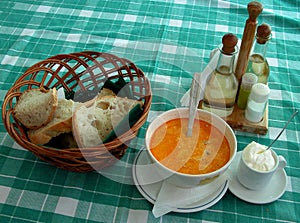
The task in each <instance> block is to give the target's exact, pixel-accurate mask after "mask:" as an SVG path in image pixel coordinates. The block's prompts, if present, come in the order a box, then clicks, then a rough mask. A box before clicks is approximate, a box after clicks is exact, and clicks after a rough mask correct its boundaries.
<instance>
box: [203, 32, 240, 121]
mask: <svg viewBox="0 0 300 223" xmlns="http://www.w3.org/2000/svg"><path fill="white" fill-rule="evenodd" d="M237 42H238V39H237V37H236V36H235V35H234V34H232V33H228V34H226V35H224V36H223V38H222V45H221V46H220V47H219V51H220V56H219V58H218V63H217V67H216V68H215V70H214V71H213V72H212V73H211V75H210V77H209V78H208V81H207V83H206V87H205V93H204V99H203V103H202V109H204V110H208V111H210V112H213V113H215V114H217V115H218V116H220V117H226V116H229V115H230V114H231V113H232V112H233V108H234V103H235V98H236V93H237V89H238V82H237V79H236V77H235V75H234V59H235V55H236V54H237V52H238V48H237V46H236V44H237Z"/></svg>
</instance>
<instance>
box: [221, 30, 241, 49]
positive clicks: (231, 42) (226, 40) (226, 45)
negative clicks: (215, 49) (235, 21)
mask: <svg viewBox="0 0 300 223" xmlns="http://www.w3.org/2000/svg"><path fill="white" fill-rule="evenodd" d="M237 42H238V38H237V37H236V36H235V35H234V34H232V33H227V34H225V35H224V36H223V38H222V43H223V47H222V51H223V53H224V54H232V53H234V52H235V50H236V49H235V46H236V44H237Z"/></svg>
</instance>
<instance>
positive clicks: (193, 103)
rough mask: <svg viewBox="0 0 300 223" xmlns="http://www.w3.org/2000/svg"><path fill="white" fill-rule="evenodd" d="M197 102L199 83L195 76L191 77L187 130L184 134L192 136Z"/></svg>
mask: <svg viewBox="0 0 300 223" xmlns="http://www.w3.org/2000/svg"><path fill="white" fill-rule="evenodd" d="M198 103H199V83H198V82H197V80H196V78H195V77H193V80H192V85H191V90H190V106H189V122H188V130H187V133H186V135H187V136H192V134H193V125H194V119H195V116H196V111H197V107H198V106H197V105H198Z"/></svg>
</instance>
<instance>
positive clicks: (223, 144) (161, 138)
mask: <svg viewBox="0 0 300 223" xmlns="http://www.w3.org/2000/svg"><path fill="white" fill-rule="evenodd" d="M187 128H188V118H181V119H180V118H177V119H172V120H170V121H167V122H166V123H164V124H163V125H161V126H159V127H158V128H157V129H156V130H155V131H154V133H153V135H152V136H151V139H150V150H151V153H152V154H153V155H154V157H155V158H156V159H157V160H158V161H159V162H160V163H162V164H163V165H164V166H166V167H168V168H169V169H172V170H174V171H177V172H180V173H185V174H205V173H209V172H213V171H215V170H217V169H219V168H221V167H222V166H224V165H225V164H226V163H227V162H228V161H229V159H230V147H229V143H228V141H227V139H226V138H225V136H224V134H223V133H222V132H221V131H220V130H218V129H217V128H216V127H214V126H212V125H211V124H210V123H208V122H205V121H202V120H197V119H195V122H194V126H193V135H192V136H191V137H188V136H186V132H187Z"/></svg>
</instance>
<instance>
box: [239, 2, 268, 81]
mask: <svg viewBox="0 0 300 223" xmlns="http://www.w3.org/2000/svg"><path fill="white" fill-rule="evenodd" d="M262 10H263V6H262V4H261V3H259V2H250V3H249V4H248V14H249V18H248V19H247V21H246V24H245V28H244V33H243V38H242V43H241V48H240V52H239V57H238V60H237V64H236V69H235V76H236V78H237V80H238V82H239V83H240V82H241V79H242V76H243V74H244V73H245V72H246V69H247V64H248V59H249V54H250V51H251V48H252V44H253V40H254V35H255V31H256V25H257V20H256V18H257V17H258V16H259V14H260V13H261V12H262Z"/></svg>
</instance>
